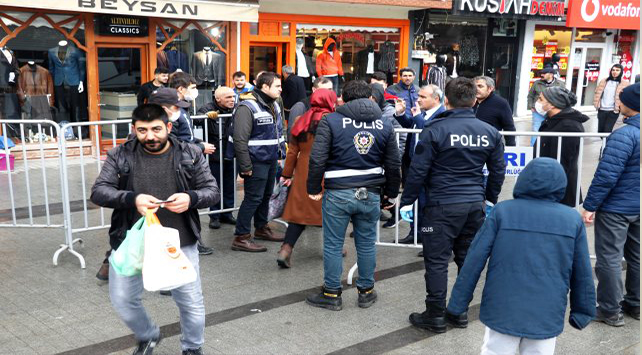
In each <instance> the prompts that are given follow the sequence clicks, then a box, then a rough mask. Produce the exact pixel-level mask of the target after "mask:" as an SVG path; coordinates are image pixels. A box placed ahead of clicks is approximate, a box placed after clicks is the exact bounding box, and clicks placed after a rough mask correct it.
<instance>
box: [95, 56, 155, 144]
mask: <svg viewBox="0 0 642 355" xmlns="http://www.w3.org/2000/svg"><path fill="white" fill-rule="evenodd" d="M96 47H97V48H96V51H97V54H98V55H97V57H98V63H97V69H98V79H99V80H98V106H99V113H100V120H101V121H112V120H127V119H131V117H132V111H133V110H134V109H135V108H136V106H137V103H136V94H137V93H138V89H139V88H140V86H141V84H142V83H143V82H142V81H143V78H147V77H148V75H147V72H146V70H147V66H146V65H144V63H147V51H146V46H145V45H123V44H97V45H96ZM94 129H95V128H94ZM128 133H129V129H128V127H127V125H124V124H119V125H107V126H102V127H101V143H104V144H105V145H106V147H105V148H109V147H111V146H112V144H113V140H114V139H116V140H118V142H120V140H124V139H125V138H127V135H128ZM102 145H103V144H101V146H102Z"/></svg>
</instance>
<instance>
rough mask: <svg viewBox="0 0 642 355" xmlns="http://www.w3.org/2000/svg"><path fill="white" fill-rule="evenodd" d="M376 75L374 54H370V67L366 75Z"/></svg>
mask: <svg viewBox="0 0 642 355" xmlns="http://www.w3.org/2000/svg"><path fill="white" fill-rule="evenodd" d="M373 73H374V53H373V52H370V53H368V67H367V68H366V74H373Z"/></svg>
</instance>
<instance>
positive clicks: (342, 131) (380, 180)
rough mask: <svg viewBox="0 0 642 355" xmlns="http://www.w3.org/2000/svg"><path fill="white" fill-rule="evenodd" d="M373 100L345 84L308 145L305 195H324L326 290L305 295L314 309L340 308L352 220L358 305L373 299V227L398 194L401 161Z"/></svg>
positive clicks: (366, 91)
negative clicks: (336, 103)
mask: <svg viewBox="0 0 642 355" xmlns="http://www.w3.org/2000/svg"><path fill="white" fill-rule="evenodd" d="M371 97H372V88H371V87H370V86H369V85H368V84H366V82H364V81H361V80H357V81H351V82H349V83H347V84H346V85H345V86H344V88H343V93H342V98H343V101H344V102H345V104H344V105H343V106H340V107H338V108H337V111H336V112H335V113H332V114H330V115H328V116H326V117H324V118H322V119H321V121H320V122H319V125H318V128H317V134H316V138H315V140H314V145H313V146H312V153H311V155H310V165H309V172H308V186H307V187H308V194H309V195H310V198H312V199H313V200H319V199H321V198H322V197H323V207H322V216H323V267H324V286H323V289H322V291H321V293H319V294H313V295H310V296H308V297H307V302H308V304H310V305H312V306H315V307H321V308H326V309H331V310H335V311H338V310H341V308H342V301H341V273H342V268H343V257H342V248H343V242H344V238H345V233H346V228H347V227H348V223H349V222H350V221H352V224H353V226H354V242H355V246H356V248H357V260H358V263H359V278H358V279H357V289H358V293H359V300H358V304H359V307H362V308H367V307H370V306H371V305H372V304H373V303H374V302H375V301H376V299H377V294H376V293H375V291H374V270H375V265H376V249H375V238H376V234H377V223H378V221H379V215H380V208H381V206H382V205H383V207H384V208H386V209H390V208H391V207H392V206H394V204H393V203H390V202H388V198H395V197H396V196H397V194H398V193H399V183H400V179H401V176H400V175H401V174H400V165H401V162H400V159H399V150H398V147H397V140H396V138H395V134H394V129H393V128H392V124H391V123H390V122H389V121H384V120H382V119H381V115H382V113H381V109H380V108H379V106H378V105H377V103H376V102H375V101H374V100H373V99H372V98H371ZM324 178H325V181H324V187H325V193H323V196H322V187H321V182H322V180H323V179H324ZM381 196H383V203H382V202H381Z"/></svg>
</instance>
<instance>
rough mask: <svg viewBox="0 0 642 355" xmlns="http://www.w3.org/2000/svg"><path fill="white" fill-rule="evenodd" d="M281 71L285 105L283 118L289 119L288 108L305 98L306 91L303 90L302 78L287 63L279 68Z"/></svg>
mask: <svg viewBox="0 0 642 355" xmlns="http://www.w3.org/2000/svg"><path fill="white" fill-rule="evenodd" d="M281 72H282V73H283V93H282V94H281V97H282V98H283V106H284V107H285V119H286V120H289V117H290V116H289V115H290V109H291V108H292V106H294V105H295V104H296V103H297V102H299V101H301V100H303V99H305V97H306V94H307V92H306V91H305V83H304V82H303V78H301V77H300V76H298V75H296V74H295V73H294V69H292V67H291V66H289V65H284V66H283V68H282V69H281Z"/></svg>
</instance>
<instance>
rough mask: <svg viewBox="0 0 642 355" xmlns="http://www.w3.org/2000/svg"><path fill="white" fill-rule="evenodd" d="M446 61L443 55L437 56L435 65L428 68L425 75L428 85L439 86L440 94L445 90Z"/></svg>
mask: <svg viewBox="0 0 642 355" xmlns="http://www.w3.org/2000/svg"><path fill="white" fill-rule="evenodd" d="M446 59H447V57H446V55H444V54H439V55H437V57H436V61H435V64H434V65H431V66H430V69H428V73H427V75H426V81H427V82H428V84H433V85H437V86H439V88H440V89H441V91H442V92H444V89H445V88H446V76H447V74H446V66H445V64H446Z"/></svg>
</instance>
